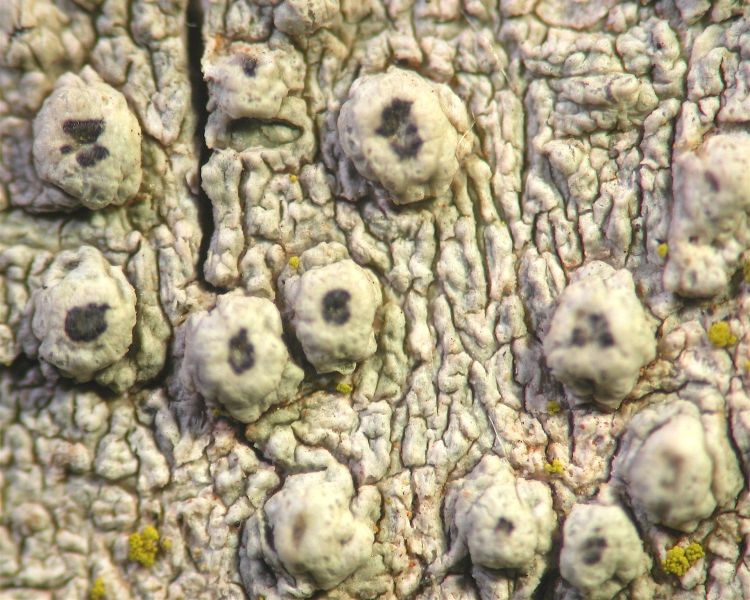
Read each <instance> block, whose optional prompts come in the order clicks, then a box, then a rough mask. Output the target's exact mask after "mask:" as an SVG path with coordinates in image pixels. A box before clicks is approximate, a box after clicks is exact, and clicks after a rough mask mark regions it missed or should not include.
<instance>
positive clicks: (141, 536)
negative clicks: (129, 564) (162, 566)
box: [128, 525, 160, 567]
mask: <svg viewBox="0 0 750 600" xmlns="http://www.w3.org/2000/svg"><path fill="white" fill-rule="evenodd" d="M159 537H160V536H159V532H158V531H157V530H156V527H153V526H151V525H146V527H144V528H143V529H142V530H141V532H140V533H133V534H131V535H130V537H129V538H128V543H129V545H130V552H129V553H128V558H129V559H130V560H132V561H135V562H138V563H140V564H142V565H143V566H144V567H153V566H154V563H155V562H156V555H157V554H158V552H159Z"/></svg>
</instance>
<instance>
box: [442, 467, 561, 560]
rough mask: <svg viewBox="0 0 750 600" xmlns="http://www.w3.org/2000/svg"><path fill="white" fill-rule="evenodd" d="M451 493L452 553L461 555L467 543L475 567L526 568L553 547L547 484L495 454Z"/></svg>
mask: <svg viewBox="0 0 750 600" xmlns="http://www.w3.org/2000/svg"><path fill="white" fill-rule="evenodd" d="M450 496H451V498H450V499H449V500H448V501H447V502H446V506H447V507H448V509H447V515H446V517H447V520H448V521H449V522H452V530H453V531H454V537H455V540H454V548H453V549H452V550H451V552H452V553H453V554H458V555H460V554H461V553H460V552H457V549H458V548H460V547H461V545H462V544H465V545H466V547H467V548H468V551H469V555H470V556H471V562H472V563H473V564H475V565H477V566H482V567H486V568H489V569H520V570H525V569H527V568H530V567H531V566H532V565H533V563H534V558H535V556H536V555H537V554H543V553H545V552H546V551H548V550H549V548H550V546H551V539H552V537H551V536H552V531H553V530H554V528H555V514H554V511H553V509H552V495H551V493H550V490H549V488H548V487H547V486H546V485H544V484H543V483H541V482H538V481H529V480H526V479H522V478H516V476H515V474H514V473H513V470H512V469H511V468H510V466H509V465H508V464H507V463H505V462H503V461H502V460H501V459H499V458H497V457H496V456H491V455H490V456H486V457H485V458H483V459H482V461H481V462H480V463H479V464H478V465H477V466H476V467H475V468H474V470H473V471H472V472H471V473H470V474H469V475H468V476H467V477H466V479H465V480H464V481H463V482H462V483H461V484H460V485H459V486H458V487H457V488H455V489H454V490H452V492H451V494H450ZM456 558H458V556H457V557H456Z"/></svg>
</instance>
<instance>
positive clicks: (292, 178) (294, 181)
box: [289, 173, 298, 183]
mask: <svg viewBox="0 0 750 600" xmlns="http://www.w3.org/2000/svg"><path fill="white" fill-rule="evenodd" d="M297 179H298V177H297V176H296V175H295V174H294V173H292V174H291V175H289V181H291V182H292V183H297Z"/></svg>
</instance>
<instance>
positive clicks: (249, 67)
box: [242, 56, 258, 77]
mask: <svg viewBox="0 0 750 600" xmlns="http://www.w3.org/2000/svg"><path fill="white" fill-rule="evenodd" d="M257 68H258V61H257V60H255V59H254V58H251V57H249V56H248V57H245V58H243V59H242V72H243V73H244V74H245V75H247V76H248V77H255V72H256V70H257Z"/></svg>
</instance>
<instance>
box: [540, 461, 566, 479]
mask: <svg viewBox="0 0 750 600" xmlns="http://www.w3.org/2000/svg"><path fill="white" fill-rule="evenodd" d="M544 470H545V471H546V472H547V473H549V474H550V475H561V474H562V473H563V472H564V471H565V466H564V465H563V463H562V461H561V460H560V459H559V458H553V459H552V462H548V463H547V464H546V465H544Z"/></svg>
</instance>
